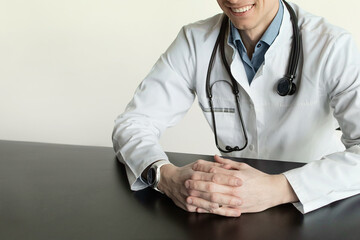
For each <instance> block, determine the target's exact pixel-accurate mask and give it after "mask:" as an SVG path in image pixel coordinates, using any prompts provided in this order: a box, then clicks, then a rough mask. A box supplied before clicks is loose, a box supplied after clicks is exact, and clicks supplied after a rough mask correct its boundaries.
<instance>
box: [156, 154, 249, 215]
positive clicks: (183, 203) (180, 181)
mask: <svg viewBox="0 0 360 240" xmlns="http://www.w3.org/2000/svg"><path fill="white" fill-rule="evenodd" d="M197 163H201V164H207V165H212V166H214V167H215V166H216V167H219V166H220V165H222V164H220V163H216V162H209V161H204V160H197V161H196V162H194V163H191V164H188V165H186V166H184V167H177V166H174V165H172V164H166V165H163V166H162V167H161V169H160V173H161V177H160V182H159V184H158V189H159V190H160V191H162V192H164V193H165V194H166V195H167V196H168V197H170V198H171V199H172V200H173V202H174V203H175V204H176V205H177V206H178V207H180V208H182V209H184V210H186V211H189V212H200V211H198V210H200V209H198V208H199V206H198V207H196V206H193V205H191V204H189V203H188V202H187V200H188V197H189V196H190V191H192V190H189V189H188V188H186V186H185V182H186V181H187V180H198V181H209V182H212V183H213V185H214V186H215V185H217V186H218V185H227V186H231V187H239V186H241V184H242V181H241V179H240V178H237V177H235V176H227V177H226V178H223V177H221V176H220V177H219V174H214V173H206V172H199V171H194V170H193V169H192V168H193V165H194V164H197ZM232 199H233V198H232ZM203 205H204V206H201V208H202V209H207V210H208V212H210V213H215V214H216V213H217V212H218V210H217V209H219V207H221V206H220V205H219V204H218V203H217V202H209V201H203Z"/></svg>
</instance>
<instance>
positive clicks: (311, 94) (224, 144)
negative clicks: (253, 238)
mask: <svg viewBox="0 0 360 240" xmlns="http://www.w3.org/2000/svg"><path fill="white" fill-rule="evenodd" d="M217 1H218V4H219V5H220V7H221V9H222V10H223V12H224V14H219V15H216V16H214V17H211V18H209V19H206V20H203V21H200V22H197V23H193V24H190V25H188V26H185V27H183V28H182V30H181V31H180V33H179V35H178V36H177V38H176V39H175V41H174V42H173V43H172V45H171V46H170V47H169V48H168V50H167V51H166V52H165V53H164V54H163V55H162V56H161V57H160V59H159V60H158V61H157V63H156V64H155V66H154V67H153V69H152V71H151V72H150V73H149V75H148V76H147V77H146V78H145V79H144V81H143V82H142V83H141V84H140V86H139V87H138V89H137V91H136V93H135V95H134V97H133V99H132V100H131V102H130V103H129V105H128V106H127V108H126V110H125V112H124V113H123V114H121V115H120V116H119V117H118V118H117V120H116V123H115V128H114V131H113V143H114V149H115V151H116V154H117V155H118V156H119V159H121V161H123V163H124V164H125V167H126V171H127V175H128V179H129V182H130V186H131V189H132V190H135V191H136V190H140V189H143V188H145V187H148V186H151V187H152V188H154V189H155V190H158V191H161V192H163V193H165V194H166V195H167V196H168V197H170V198H171V199H172V200H173V201H174V203H175V204H176V205H177V206H179V207H181V208H183V209H185V210H187V211H189V212H199V213H213V214H218V215H224V216H240V215H241V214H242V213H248V212H259V211H263V210H265V209H267V208H270V207H273V206H276V205H279V204H283V203H289V202H291V203H293V204H294V206H295V207H296V208H297V209H298V210H299V211H301V212H302V213H307V212H310V211H313V210H315V209H318V208H320V207H322V206H325V205H327V204H329V203H331V202H334V201H337V200H340V199H344V198H347V197H350V196H353V195H356V194H359V193H360V56H359V51H358V49H357V47H356V46H355V43H354V41H353V39H352V38H351V35H350V34H349V33H348V32H346V31H345V30H343V29H341V28H338V27H335V26H333V25H331V24H329V23H328V22H327V21H326V20H324V19H323V18H321V17H317V16H314V15H311V14H310V13H308V12H305V11H304V10H302V9H301V8H299V7H298V6H296V5H295V4H290V5H289V6H288V5H287V3H286V2H285V1H279V0H217ZM292 11H294V14H295V17H294V16H293V15H292ZM225 15H226V16H227V17H228V19H229V21H226V19H225V18H224V16H225ZM295 18H297V22H296V19H295ZM224 19H225V20H224ZM222 25H223V28H222V27H221V26H222ZM297 27H298V28H297ZM221 29H223V30H221ZM221 31H223V32H222V35H221V34H220V33H221ZM297 35H299V36H300V37H297ZM299 39H300V40H299ZM217 40H218V41H217ZM299 42H300V45H299ZM217 43H218V44H217ZM294 46H295V47H294ZM299 46H300V48H299ZM210 59H212V61H210ZM291 69H292V70H291ZM284 79H285V80H284ZM195 96H197V98H198V101H199V105H200V107H201V108H202V110H203V113H204V116H205V118H206V119H207V121H208V122H209V125H210V127H211V128H212V129H213V131H214V133H215V140H216V143H217V146H218V148H219V149H220V150H221V151H222V152H221V154H222V155H224V156H234V157H248V158H259V159H271V160H282V161H300V162H305V163H307V164H306V165H305V166H304V167H301V168H297V169H293V170H290V171H287V172H284V173H282V174H278V175H269V174H266V173H263V172H261V171H258V170H256V169H254V168H252V167H250V166H248V165H246V164H244V163H238V162H234V161H231V160H228V159H226V157H224V158H222V157H219V156H215V157H214V159H215V162H207V161H203V160H197V161H196V159H194V163H192V164H189V165H187V166H185V167H177V166H174V165H172V164H171V163H170V162H169V160H168V158H167V156H166V154H165V153H164V151H163V150H162V148H161V146H160V145H159V142H158V141H159V138H160V136H161V134H162V132H163V131H164V130H165V129H166V128H168V127H170V126H173V125H175V124H176V123H177V122H178V121H179V120H180V119H181V118H182V117H183V116H184V114H185V113H186V112H187V110H188V109H189V108H190V107H191V105H192V103H193V101H194V99H195ZM210 98H211V101H210ZM337 127H340V128H341V130H342V137H341V139H338V137H337V136H336V133H335V129H336V128H337ZM189 137H191V136H189Z"/></svg>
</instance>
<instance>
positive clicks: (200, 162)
mask: <svg viewBox="0 0 360 240" xmlns="http://www.w3.org/2000/svg"><path fill="white" fill-rule="evenodd" d="M203 163H204V160H202V159H198V160H196V162H195V164H203Z"/></svg>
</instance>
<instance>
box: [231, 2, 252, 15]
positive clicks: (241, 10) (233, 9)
mask: <svg viewBox="0 0 360 240" xmlns="http://www.w3.org/2000/svg"><path fill="white" fill-rule="evenodd" d="M253 6H254V4H253V5H248V6H245V7H242V8H231V11H232V12H234V13H245V12H247V11H249V10H251V9H252V8H253Z"/></svg>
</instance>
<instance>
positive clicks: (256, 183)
mask: <svg viewBox="0 0 360 240" xmlns="http://www.w3.org/2000/svg"><path fill="white" fill-rule="evenodd" d="M214 159H215V162H209V161H204V160H198V161H196V162H195V163H192V164H189V165H186V166H184V167H180V168H179V167H175V166H173V165H165V166H164V167H163V168H164V169H162V171H161V174H162V177H161V181H160V183H159V186H158V187H159V189H160V190H162V191H164V192H165V194H166V195H167V196H169V197H170V198H171V199H172V200H173V201H174V203H175V204H176V205H177V206H179V207H181V208H183V209H185V210H187V211H189V212H198V213H213V214H218V215H223V216H233V217H236V216H240V215H241V214H242V213H248V212H260V211H263V210H265V209H267V208H270V207H273V206H275V205H278V204H282V203H285V202H286V201H287V199H289V198H286V197H287V196H284V194H287V192H285V190H288V189H287V188H289V184H288V182H287V180H286V178H285V176H284V175H282V174H279V175H269V174H266V173H264V172H261V171H259V170H257V169H255V168H253V167H251V166H249V165H247V164H245V163H240V162H235V161H232V160H229V159H224V158H221V157H219V156H217V155H216V156H215V157H214ZM290 188H291V187H290Z"/></svg>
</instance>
